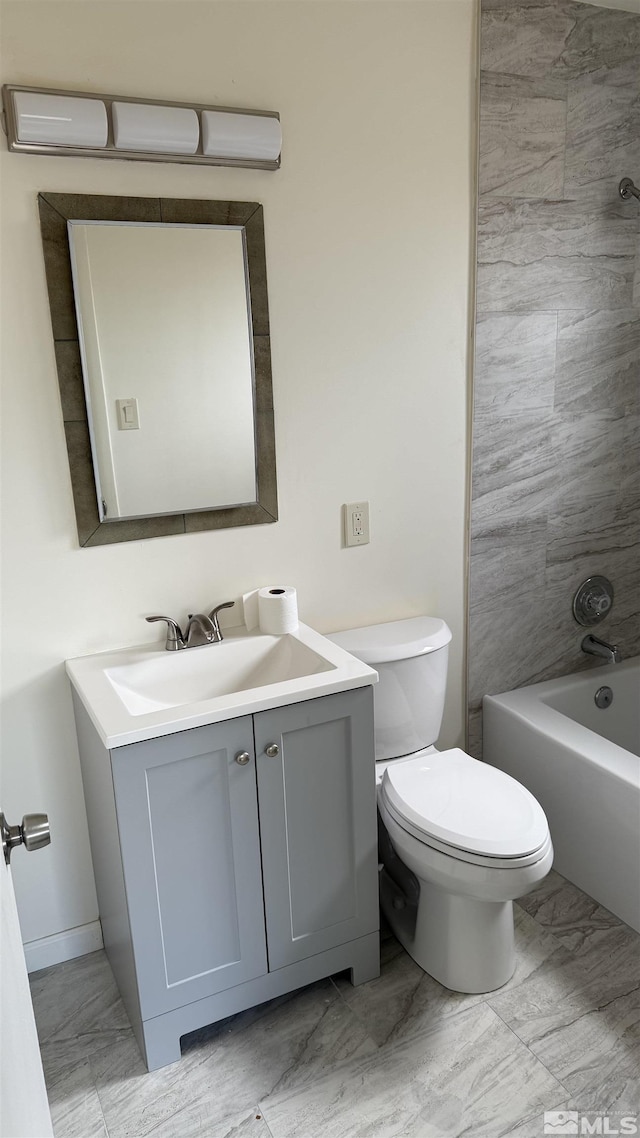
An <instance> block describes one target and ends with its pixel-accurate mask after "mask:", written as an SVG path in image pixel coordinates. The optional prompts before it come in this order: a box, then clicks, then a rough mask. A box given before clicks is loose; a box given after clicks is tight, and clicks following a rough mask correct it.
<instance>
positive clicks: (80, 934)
mask: <svg viewBox="0 0 640 1138" xmlns="http://www.w3.org/2000/svg"><path fill="white" fill-rule="evenodd" d="M102 944H103V942H102V927H101V925H100V921H92V922H91V924H89V925H78V926H77V928H75V929H65V930H64V932H61V933H54V934H53V936H43V937H41V938H40V940H29V941H27V942H26V943H25V945H24V946H23V947H24V955H25V960H26V962H27V971H28V972H38V971H39V970H40V969H41V968H49V967H50V966H51V965H52V964H61V963H62V961H63V960H74V959H75V957H76V956H84V955H85V954H86V953H87V952H96V951H97V950H98V949H99V948H102Z"/></svg>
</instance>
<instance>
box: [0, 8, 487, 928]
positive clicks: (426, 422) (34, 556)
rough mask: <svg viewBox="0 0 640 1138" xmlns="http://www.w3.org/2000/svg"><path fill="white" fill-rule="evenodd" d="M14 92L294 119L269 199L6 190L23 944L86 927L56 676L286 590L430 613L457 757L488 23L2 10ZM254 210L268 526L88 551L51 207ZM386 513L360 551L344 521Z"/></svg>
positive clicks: (9, 526) (13, 704) (11, 603)
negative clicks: (150, 620) (482, 34)
mask: <svg viewBox="0 0 640 1138" xmlns="http://www.w3.org/2000/svg"><path fill="white" fill-rule="evenodd" d="M1 11H2V45H3V54H2V79H3V81H4V82H13V83H23V84H31V85H41V86H45V87H46V86H49V87H61V88H76V89H78V90H87V91H89V90H93V91H97V92H100V91H106V92H114V93H120V94H126V95H133V96H135V95H140V96H147V97H150V98H156V97H157V98H159V99H161V98H163V97H164V98H168V99H184V100H185V101H186V100H189V99H193V100H194V101H199V102H211V103H219V104H222V105H234V104H235V105H238V106H244V107H258V108H265V109H275V110H279V111H280V113H281V117H282V124H283V131H284V148H283V162H282V169H281V170H280V171H279V172H277V173H267V172H259V171H239V170H223V169H219V170H218V169H215V168H198V167H190V166H180V165H173V166H172V165H168V164H167V165H155V164H151V163H149V164H145V163H143V162H124V161H123V162H109V161H104V160H102V161H101V160H95V161H94V160H83V159H68V158H40V157H33V156H20V155H10V154H8V153H6V151H5V150H4V149H3V150H2V153H1V154H0V159H1V161H2V166H1V169H0V175H1V179H2V195H3V208H2V273H3V287H2V306H3V337H2V349H3V358H2V364H3V389H4V415H3V420H4V432H5V435H4V444H3V460H4V471H5V473H4V511H3V516H4V537H3V546H2V549H3V561H4V573H3V602H4V618H3V621H4V623H3V642H4V667H5V677H4V689H3V692H4V694H3V730H4V757H5V775H4V785H3V790H2V798H3V807H4V809H5V811H7V812H8V813H9V815H10V816H11V819H12V820H15V819H18V818H19V817H21V815H22V813H23V812H25V811H29V810H38V809H46V810H47V811H48V812H49V814H50V818H51V827H52V834H53V842H52V845H51V846H50V847H49V849H48V850H47V851H44V852H41V853H39V854H38V857H37V858H31V857H29V856H22V857H16V858H14V862H15V869H14V879H15V884H16V892H17V894H18V901H19V907H20V914H21V921H22V928H23V935H24V938H25V940H27V941H31V940H34V939H37V938H41V937H45V936H48V935H51V934H54V933H57V932H59V931H61V930H65V929H70V928H73V927H74V926H79V925H83V924H85V923H87V922H91V921H93V920H94V919H95V917H96V912H97V910H96V902H95V895H94V888H93V878H92V872H91V863H90V854H89V846H88V841H87V832H86V821H85V816H84V808H83V800H82V788H81V781H80V774H79V766H78V758H77V750H76V742H75V734H74V726H73V718H72V711H71V701H70V696H69V689H68V686H67V682H66V679H65V676H64V673H63V668H62V663H61V662H62V660H63V659H64V658H65V657H69V656H77V655H82V654H86V653H90V652H96V651H101V650H104V649H108V648H112V647H117V646H121V645H125V644H133V643H140V642H142V641H145V640H150V639H153V638H154V637H156V636H157V635H158V632H157V628H155V627H154V628H153V629H152V628H151V627H150V626H149V625H146V624H145V623H144V621H143V616H144V614H146V613H149V612H151V611H155V612H167V613H171V614H174V615H175V616H176V617H182V616H184V614H185V613H186V612H187V610H189V611H193V610H194V609H196V610H201V609H203V608H206V606H207V605H211V604H213V603H214V602H218V601H221V600H225V599H227V598H229V597H231V598H233V597H238V596H239V595H240V594H241V593H242V592H243V591H244V590H247V589H248V588H250V587H254V586H257V585H262V584H265V583H268V582H271V581H282V580H284V581H287V582H292V583H293V584H295V585H296V586H297V589H298V594H299V598H300V608H301V617H302V619H303V620H305V621H307V622H309V623H310V624H312V625H315V626H316V627H317V628H319V629H320V630H321V631H328V630H331V629H340V628H346V627H349V626H351V625H357V624H366V623H371V622H374V621H380V620H385V619H397V618H400V617H404V616H411V615H415V614H418V613H422V612H427V613H438V614H441V615H442V616H443V617H445V619H446V620H447V621H448V622H449V624H450V625H451V627H452V629H453V634H454V645H453V651H452V654H451V671H450V686H449V698H448V706H447V713H446V727H445V732H444V736H443V737H442V741H443V742H445V743H446V744H448V745H452V744H453V743H454V742H456V741H460V738H461V732H462V723H463V698H462V674H463V668H462V654H463V628H464V620H463V617H464V589H465V586H464V580H465V493H466V461H467V437H466V432H467V427H466V407H467V394H466V372H467V360H468V348H467V338H468V321H469V315H468V308H469V264H470V230H471V224H470V217H471V187H472V175H473V172H472V156H471V151H472V144H471V139H472V134H473V129H472V124H473V118H474V106H473V103H474V98H475V95H474V79H473V71H474V62H473V60H474V49H473V37H474V25H475V6H474V2H473V0H421V2H417V3H413V2H410V0H409V2H403V3H399V2H396V0H390V2H386V0H374V2H369V0H363V2H359V3H351V2H348V0H338V2H331V0H330V2H316V0H291V2H288V0H285V2H282V3H281V2H279V0H273V2H271V0H270V2H265V0H259V2H255V3H254V2H252V0H246V2H238V0H231V2H222V3H217V2H211V0H205V2H202V3H191V2H190V0H164V2H159V3H156V2H155V0H146V2H140V0H138V2H129V3H118V2H116V3H111V2H109V3H102V2H94V0H84V2H83V3H77V2H70V3H68V2H58V0H45V2H42V3H41V2H38V0H29V2H24V0H18V2H17V3H16V2H5V3H2V8H1ZM39 190H48V191H52V192H71V191H76V192H78V193H105V194H108V193H112V194H141V195H144V194H147V195H154V194H162V195H164V196H178V197H179V196H184V197H189V196H193V197H211V198H235V199H242V200H253V201H260V202H262V203H263V205H264V209H265V226H266V246H267V266H268V276H269V299H270V313H271V331H272V353H273V375H274V398H275V408H276V443H277V457H278V486H279V496H280V521H279V522H278V523H277V524H275V525H272V526H254V527H248V528H241V529H235V530H229V531H225V532H210V533H201V534H194V535H189V536H184V535H182V536H176V537H169V538H160V539H155V540H153V541H148V542H131V543H125V544H118V545H112V546H103V547H98V548H95V549H82V550H81V549H79V548H78V546H77V539H76V530H75V521H74V513H73V505H72V499H71V489H70V482H69V473H68V466H67V458H66V450H65V443H64V436H63V430H62V420H61V411H60V403H59V397H58V390H57V380H56V372H55V363H54V353H53V344H52V339H51V329H50V323H49V309H48V302H47V294H46V288H45V278H44V269H43V259H42V250H41V244H40V235H39V228H38V215H37V207H36V194H37V192H38V191H39ZM363 498H367V499H369V500H370V502H371V531H372V536H371V544H370V545H368V546H365V547H360V548H355V549H342V548H341V532H340V507H341V503H343V502H345V501H352V500H359V499H363Z"/></svg>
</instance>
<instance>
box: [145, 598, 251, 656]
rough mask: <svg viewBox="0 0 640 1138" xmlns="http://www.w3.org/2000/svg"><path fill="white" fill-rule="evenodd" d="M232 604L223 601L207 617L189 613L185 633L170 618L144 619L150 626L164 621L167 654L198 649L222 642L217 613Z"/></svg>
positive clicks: (199, 613) (231, 602)
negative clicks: (184, 649) (183, 649)
mask: <svg viewBox="0 0 640 1138" xmlns="http://www.w3.org/2000/svg"><path fill="white" fill-rule="evenodd" d="M234 604H235V601H224V602H223V604H221V605H216V607H215V608H214V609H212V610H211V612H210V613H209V615H208V616H205V614H204V613H202V612H197V613H189V617H188V621H189V623H188V624H187V627H186V630H185V632H183V631H182V629H181V628H180V625H179V624H178V622H177V621H175V620H173V618H172V617H170V616H147V617H145V619H146V620H147V621H148V622H149V623H150V624H153V622H154V621H156V620H164V621H166V622H167V639H166V642H165V648H166V649H167V652H178V651H179V650H180V649H182V648H198V647H201V646H202V645H204V644H219V643H220V641H221V640H224V637H223V635H222V629H221V628H220V623H219V621H218V613H219V612H220V610H221V609H230V608H233V606H234Z"/></svg>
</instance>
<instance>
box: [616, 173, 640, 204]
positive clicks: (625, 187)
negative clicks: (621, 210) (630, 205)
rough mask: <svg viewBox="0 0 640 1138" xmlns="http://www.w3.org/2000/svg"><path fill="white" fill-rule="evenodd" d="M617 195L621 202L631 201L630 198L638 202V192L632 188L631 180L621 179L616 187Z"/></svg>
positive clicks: (634, 187) (639, 193)
mask: <svg viewBox="0 0 640 1138" xmlns="http://www.w3.org/2000/svg"><path fill="white" fill-rule="evenodd" d="M618 193H619V194H620V197H621V198H622V200H623V201H625V202H628V201H631V198H632V197H634V198H637V199H638V201H640V190H639V189H638V187H637V186H634V184H633V181H632V179H631V178H623V179H622V181H621V182H620V185H619V186H618Z"/></svg>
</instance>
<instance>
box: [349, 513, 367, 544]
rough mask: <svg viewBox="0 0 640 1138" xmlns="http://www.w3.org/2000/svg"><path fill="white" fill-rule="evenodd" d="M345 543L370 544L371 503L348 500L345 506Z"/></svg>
mask: <svg viewBox="0 0 640 1138" xmlns="http://www.w3.org/2000/svg"><path fill="white" fill-rule="evenodd" d="M344 543H345V545H347V546H349V545H368V543H369V503H368V502H347V504H346V505H345V507H344Z"/></svg>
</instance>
